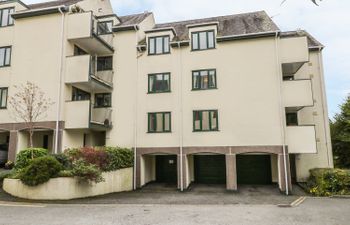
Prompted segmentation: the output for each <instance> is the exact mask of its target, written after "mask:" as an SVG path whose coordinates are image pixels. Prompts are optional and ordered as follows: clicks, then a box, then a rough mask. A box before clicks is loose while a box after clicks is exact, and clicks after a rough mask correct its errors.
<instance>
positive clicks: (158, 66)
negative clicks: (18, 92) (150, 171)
mask: <svg viewBox="0 0 350 225" xmlns="http://www.w3.org/2000/svg"><path fill="white" fill-rule="evenodd" d="M203 29H205V28H203ZM274 46H275V39H274V38H263V39H254V40H244V41H234V42H226V43H218V44H217V49H214V50H206V51H198V52H192V51H191V49H190V47H183V48H181V50H179V49H177V48H172V49H171V54H167V55H159V56H147V54H146V53H145V54H143V56H141V57H140V60H139V75H138V79H139V82H138V83H139V93H138V96H139V97H138V98H139V108H138V112H139V113H138V146H139V147H172V146H179V140H180V136H179V135H180V129H179V127H180V123H181V121H180V101H181V96H180V93H181V92H182V93H183V97H182V100H183V113H184V114H183V126H184V127H183V132H184V133H183V137H184V146H227V145H233V146H246V145H281V144H282V143H281V127H280V121H279V118H280V114H279V113H280V111H279V104H278V98H279V89H278V77H277V75H276V61H275V58H276V57H275V51H274V48H275V47H274ZM180 68H182V70H180ZM211 68H215V69H216V70H217V83H218V89H216V90H206V91H191V89H192V73H191V71H192V70H198V69H211ZM158 72H171V93H163V94H147V85H148V80H147V79H148V78H147V75H148V74H150V73H158ZM237 81H239V82H237ZM181 86H182V87H181ZM205 109H218V111H219V129H220V131H219V132H196V133H194V132H192V129H193V118H192V117H193V115H192V111H193V110H205ZM162 111H171V112H172V133H161V134H147V113H148V112H162Z"/></svg>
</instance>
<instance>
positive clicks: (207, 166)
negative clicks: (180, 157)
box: [194, 155, 226, 184]
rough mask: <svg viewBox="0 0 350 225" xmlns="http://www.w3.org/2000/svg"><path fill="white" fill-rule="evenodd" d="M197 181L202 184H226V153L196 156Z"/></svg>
mask: <svg viewBox="0 0 350 225" xmlns="http://www.w3.org/2000/svg"><path fill="white" fill-rule="evenodd" d="M194 173H195V182H197V183H202V184H225V183H226V161H225V156H224V155H196V156H194Z"/></svg>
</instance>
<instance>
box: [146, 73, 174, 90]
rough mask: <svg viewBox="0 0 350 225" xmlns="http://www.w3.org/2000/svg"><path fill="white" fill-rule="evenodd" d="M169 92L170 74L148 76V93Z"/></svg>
mask: <svg viewBox="0 0 350 225" xmlns="http://www.w3.org/2000/svg"><path fill="white" fill-rule="evenodd" d="M162 92H170V73H158V74H149V75H148V93H162Z"/></svg>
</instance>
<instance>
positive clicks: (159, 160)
mask: <svg viewBox="0 0 350 225" xmlns="http://www.w3.org/2000/svg"><path fill="white" fill-rule="evenodd" d="M156 182H158V183H167V184H177V156H176V155H157V156H156Z"/></svg>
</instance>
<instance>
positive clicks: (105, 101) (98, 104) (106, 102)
mask: <svg viewBox="0 0 350 225" xmlns="http://www.w3.org/2000/svg"><path fill="white" fill-rule="evenodd" d="M108 107H112V95H111V93H99V94H95V108H108Z"/></svg>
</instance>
